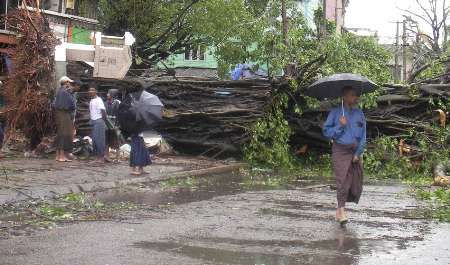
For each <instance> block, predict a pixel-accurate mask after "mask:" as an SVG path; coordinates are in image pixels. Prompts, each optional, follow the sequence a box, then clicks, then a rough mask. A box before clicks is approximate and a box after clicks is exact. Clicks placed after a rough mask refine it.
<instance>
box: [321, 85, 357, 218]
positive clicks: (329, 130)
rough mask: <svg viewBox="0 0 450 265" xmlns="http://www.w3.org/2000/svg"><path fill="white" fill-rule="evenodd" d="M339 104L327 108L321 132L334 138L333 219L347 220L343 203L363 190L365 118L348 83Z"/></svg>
mask: <svg viewBox="0 0 450 265" xmlns="http://www.w3.org/2000/svg"><path fill="white" fill-rule="evenodd" d="M342 92H343V100H342V105H341V106H339V107H337V108H334V109H332V110H331V111H330V114H329V115H328V118H327V120H326V122H325V124H324V125H323V134H324V136H325V137H327V138H328V139H330V140H332V141H333V147H332V161H333V172H334V176H335V178H336V186H337V201H338V206H337V210H336V220H337V221H338V222H340V223H341V224H345V223H347V221H348V219H347V216H346V214H345V210H344V208H345V203H346V202H354V203H358V201H359V198H360V196H361V192H362V175H363V171H362V164H361V155H362V153H363V151H364V148H365V145H366V118H365V116H364V113H363V112H362V111H361V110H360V109H359V108H357V103H358V99H359V95H358V92H357V91H356V89H354V88H353V87H351V86H346V87H344V88H343V91H342Z"/></svg>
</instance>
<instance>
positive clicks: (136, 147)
mask: <svg viewBox="0 0 450 265" xmlns="http://www.w3.org/2000/svg"><path fill="white" fill-rule="evenodd" d="M79 88H80V84H78V83H77V82H75V81H73V80H72V79H70V78H69V77H67V76H63V77H61V79H60V88H59V89H58V91H57V92H56V97H55V100H54V102H53V109H54V116H55V123H56V130H57V136H56V140H55V144H56V161H58V162H71V161H72V160H73V155H72V148H73V140H74V137H75V135H76V130H75V117H76V109H77V100H76V96H75V95H74V94H75V93H76V92H78V91H79ZM88 94H89V97H90V102H89V115H90V124H91V127H92V130H91V138H92V146H93V155H94V156H95V160H94V161H93V162H95V163H105V162H109V161H110V159H109V149H110V148H113V149H116V150H117V154H118V153H119V152H118V150H119V147H120V138H119V132H118V122H117V119H116V117H117V115H118V111H119V106H120V103H121V102H120V101H119V100H118V99H116V98H115V95H113V93H112V92H109V93H108V94H107V100H106V104H105V103H104V102H103V99H102V98H101V97H99V96H98V94H97V90H96V88H94V87H90V88H89V90H88ZM107 124H108V125H109V126H107ZM116 158H118V157H116ZM150 163H151V160H150V155H149V152H148V150H147V148H146V147H145V143H144V139H143V138H142V134H134V135H131V152H130V166H131V167H132V172H131V173H132V174H133V175H140V174H144V173H146V172H144V170H143V168H144V167H145V166H147V165H149V164H150Z"/></svg>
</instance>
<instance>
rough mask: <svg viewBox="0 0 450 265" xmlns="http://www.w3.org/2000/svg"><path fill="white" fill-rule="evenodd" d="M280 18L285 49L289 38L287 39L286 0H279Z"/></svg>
mask: <svg viewBox="0 0 450 265" xmlns="http://www.w3.org/2000/svg"><path fill="white" fill-rule="evenodd" d="M281 17H282V20H283V21H282V22H283V42H284V45H286V47H287V46H288V45H289V37H288V31H289V28H288V21H287V14H286V0H281Z"/></svg>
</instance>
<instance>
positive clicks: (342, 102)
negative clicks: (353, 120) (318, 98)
mask: <svg viewBox="0 0 450 265" xmlns="http://www.w3.org/2000/svg"><path fill="white" fill-rule="evenodd" d="M341 109H342V117H345V112H344V99H342V100H341Z"/></svg>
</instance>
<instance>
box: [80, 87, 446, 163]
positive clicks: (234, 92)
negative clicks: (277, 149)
mask: <svg viewBox="0 0 450 265" xmlns="http://www.w3.org/2000/svg"><path fill="white" fill-rule="evenodd" d="M84 81H85V82H86V83H88V82H89V83H93V84H94V85H97V86H98V87H99V88H100V91H101V93H106V91H107V90H108V89H110V88H119V89H122V91H123V92H124V93H125V92H126V91H132V90H133V89H137V88H136V87H137V86H139V84H140V83H141V82H142V81H143V80H142V79H127V80H122V81H114V80H94V79H89V78H85V79H84ZM148 82H151V83H152V86H151V88H149V89H148V90H149V92H151V93H153V94H156V95H158V96H159V97H160V98H161V100H162V102H163V103H164V105H165V113H164V118H165V119H164V122H163V123H162V124H161V125H160V126H159V127H158V128H157V130H158V131H159V132H160V133H161V134H162V135H163V136H164V138H166V139H167V141H168V142H169V143H170V144H171V145H172V146H173V147H174V148H175V150H177V151H179V152H182V153H189V154H195V155H200V154H202V155H206V156H211V157H219V156H221V157H224V156H225V157H226V156H241V155H242V147H243V146H245V145H246V144H247V143H248V142H249V139H250V131H251V129H252V128H253V126H254V125H255V123H256V122H257V121H258V120H259V119H261V118H263V117H265V115H266V114H267V111H268V110H269V107H270V104H271V102H272V97H273V95H274V93H277V91H280V90H281V87H282V86H284V85H283V84H282V83H279V82H278V83H270V82H268V81H264V80H259V81H258V80H243V81H195V80H184V81H183V80H180V81H176V80H173V81H148ZM390 86H391V87H387V86H384V87H383V88H382V90H383V92H382V95H381V96H379V97H378V98H377V104H378V106H377V107H375V108H371V109H368V110H365V113H366V117H367V121H368V137H369V140H370V139H374V138H376V137H378V136H381V135H387V136H392V137H396V138H398V139H403V140H404V141H406V143H407V144H408V145H410V146H414V145H415V138H414V136H413V135H412V134H411V131H414V132H415V133H420V134H422V135H424V136H426V137H427V139H429V141H430V142H433V141H434V140H436V139H437V137H439V136H438V135H436V134H435V133H436V132H435V131H434V130H432V129H431V128H432V126H433V125H436V126H445V121H446V120H447V119H448V118H447V117H448V115H447V114H446V113H445V112H442V114H440V113H439V112H438V111H437V110H438V107H437V106H434V105H432V104H431V102H433V101H434V102H438V101H442V102H447V96H448V93H449V92H450V85H442V84H441V85H433V84H425V85H421V86H419V87H418V88H417V90H416V94H414V95H412V93H411V88H409V87H408V86H400V85H390ZM293 94H295V93H293ZM81 95H82V98H84V99H79V102H81V103H80V104H81V106H80V107H79V110H80V112H81V113H80V114H79V116H78V117H77V120H78V130H79V132H81V133H83V134H88V133H89V124H88V112H87V111H88V106H87V104H88V103H87V102H88V98H87V95H86V94H83V93H82V94H81ZM297 95H299V96H297V97H296V99H295V101H296V103H297V104H300V105H303V104H306V103H305V99H304V98H303V97H302V96H301V95H300V94H297ZM292 97H295V96H294V95H292ZM430 99H432V100H430ZM292 100H294V99H292ZM332 106H333V104H332V103H331V102H321V104H320V107H319V108H314V109H308V108H305V110H304V111H303V113H302V114H297V113H295V111H294V109H293V108H288V109H287V111H286V113H285V115H286V119H287V120H288V121H289V125H290V128H291V130H292V136H291V141H290V142H291V148H292V149H293V151H294V152H297V151H299V152H300V151H301V150H303V151H302V152H304V151H305V148H307V149H316V150H320V151H325V150H326V151H328V150H329V146H330V145H329V141H328V140H327V139H325V138H324V137H323V136H322V129H321V126H322V124H323V122H324V121H325V119H326V116H327V114H328V112H329V110H330V109H331V107H332ZM442 119H444V121H442ZM306 146H307V147H306ZM300 153H301V152H300Z"/></svg>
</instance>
